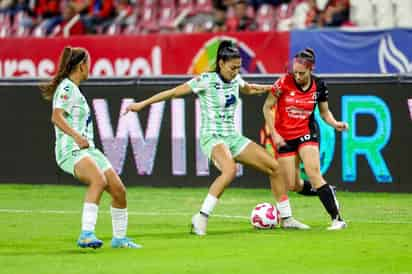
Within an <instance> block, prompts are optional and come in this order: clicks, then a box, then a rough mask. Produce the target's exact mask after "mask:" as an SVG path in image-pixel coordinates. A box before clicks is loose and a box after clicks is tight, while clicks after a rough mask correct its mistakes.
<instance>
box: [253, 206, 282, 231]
mask: <svg viewBox="0 0 412 274" xmlns="http://www.w3.org/2000/svg"><path fill="white" fill-rule="evenodd" d="M250 222H251V224H252V225H253V226H254V227H255V228H259V229H271V228H275V227H276V226H277V225H278V224H279V212H278V210H277V208H276V207H275V206H274V205H272V204H270V203H261V204H258V205H256V206H255V208H254V209H253V210H252V214H251V215H250Z"/></svg>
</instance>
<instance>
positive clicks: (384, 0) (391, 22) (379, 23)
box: [372, 0, 395, 28]
mask: <svg viewBox="0 0 412 274" xmlns="http://www.w3.org/2000/svg"><path fill="white" fill-rule="evenodd" d="M372 2H373V5H374V7H375V8H374V9H375V12H374V13H372V14H375V17H376V18H375V26H376V27H378V28H393V27H395V16H394V10H393V4H392V1H390V0H373V1H372Z"/></svg>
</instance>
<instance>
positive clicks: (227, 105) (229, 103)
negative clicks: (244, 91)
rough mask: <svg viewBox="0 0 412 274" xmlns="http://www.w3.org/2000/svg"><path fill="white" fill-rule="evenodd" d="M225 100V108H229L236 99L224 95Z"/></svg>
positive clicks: (232, 96)
mask: <svg viewBox="0 0 412 274" xmlns="http://www.w3.org/2000/svg"><path fill="white" fill-rule="evenodd" d="M225 98H226V103H225V108H227V107H230V106H231V105H233V104H234V103H236V97H235V95H233V94H230V95H225Z"/></svg>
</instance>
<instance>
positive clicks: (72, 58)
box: [39, 47, 87, 101]
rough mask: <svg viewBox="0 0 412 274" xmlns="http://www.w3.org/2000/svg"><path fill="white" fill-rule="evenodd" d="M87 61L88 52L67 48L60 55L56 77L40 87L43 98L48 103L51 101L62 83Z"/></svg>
mask: <svg viewBox="0 0 412 274" xmlns="http://www.w3.org/2000/svg"><path fill="white" fill-rule="evenodd" d="M85 60H87V54H86V50H84V49H82V48H72V47H65V48H64V50H63V52H62V54H61V55H60V60H59V67H58V70H57V73H56V75H55V76H54V77H53V78H52V79H51V81H50V82H48V83H44V84H41V85H40V86H39V88H40V90H41V93H42V96H43V98H44V99H46V100H47V101H51V100H52V99H53V94H54V92H55V91H56V88H57V86H58V85H59V84H60V82H61V81H62V80H63V79H64V78H66V77H68V76H69V75H70V73H71V72H72V71H73V70H74V69H75V68H76V66H77V65H78V64H80V63H81V62H83V61H85Z"/></svg>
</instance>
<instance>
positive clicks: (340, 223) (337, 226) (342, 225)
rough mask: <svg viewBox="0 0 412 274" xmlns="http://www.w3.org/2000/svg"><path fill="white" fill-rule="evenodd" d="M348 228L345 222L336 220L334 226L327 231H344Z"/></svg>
mask: <svg viewBox="0 0 412 274" xmlns="http://www.w3.org/2000/svg"><path fill="white" fill-rule="evenodd" d="M346 227H347V224H346V223H345V221H343V220H338V219H335V220H333V221H332V224H331V225H330V227H328V228H327V229H328V230H341V229H344V228H346Z"/></svg>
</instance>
